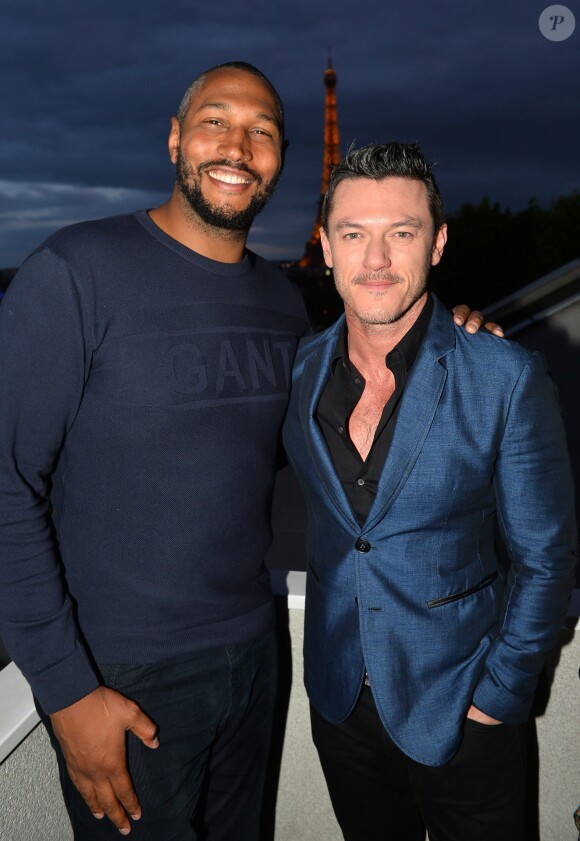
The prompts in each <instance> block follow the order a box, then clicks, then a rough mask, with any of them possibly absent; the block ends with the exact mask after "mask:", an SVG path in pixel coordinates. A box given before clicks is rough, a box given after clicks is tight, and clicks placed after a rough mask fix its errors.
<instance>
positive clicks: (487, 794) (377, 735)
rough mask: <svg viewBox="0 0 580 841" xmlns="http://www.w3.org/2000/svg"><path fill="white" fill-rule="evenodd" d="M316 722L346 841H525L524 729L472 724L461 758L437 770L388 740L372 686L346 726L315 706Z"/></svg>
mask: <svg viewBox="0 0 580 841" xmlns="http://www.w3.org/2000/svg"><path fill="white" fill-rule="evenodd" d="M441 715H445V710H441ZM311 721H312V736H313V739H314V743H315V745H316V748H317V750H318V754H319V756H320V761H321V764H322V770H323V771H324V776H325V777H326V782H327V785H328V790H329V792H330V798H331V800H332V805H333V808H334V811H335V814H336V817H337V819H338V822H339V824H340V827H341V829H342V832H343V835H344V837H345V839H346V841H424V838H425V829H427V830H428V832H429V841H523V839H524V780H525V755H524V754H525V747H524V733H523V728H521V727H510V726H508V725H504V724H500V725H490V726H488V725H485V724H479V723H477V722H473V721H470V720H466V723H465V729H464V734H463V741H462V743H461V746H460V748H459V751H458V753H457V754H456V755H455V757H454V758H453V759H452V760H451V762H449V763H447V764H446V765H442V766H439V767H436V768H432V767H429V766H426V765H420V764H419V763H418V762H414V761H413V760H411V759H409V757H407V756H405V754H404V753H403V752H402V751H401V750H400V749H399V748H398V747H397V746H396V745H395V744H394V743H393V741H392V740H391V739H390V738H389V736H388V735H387V733H386V731H385V729H384V727H383V726H382V723H381V721H380V719H379V716H378V713H377V710H376V707H375V703H374V700H373V696H372V692H371V690H370V689H369V688H368V687H365V688H364V689H363V691H362V694H361V697H360V700H359V702H358V704H357V706H356V707H355V709H354V711H353V712H352V714H351V715H350V716H349V718H348V719H347V720H346V721H345V722H343V723H342V724H338V725H335V724H330V723H329V722H327V721H326V720H325V719H324V718H323V717H322V716H321V715H320V714H319V713H318V712H317V711H316V710H315V709H314V708H313V707H311Z"/></svg>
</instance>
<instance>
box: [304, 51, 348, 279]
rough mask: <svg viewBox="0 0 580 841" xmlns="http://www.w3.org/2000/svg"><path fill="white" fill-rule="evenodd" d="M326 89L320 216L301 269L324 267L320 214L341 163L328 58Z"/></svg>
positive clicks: (315, 224)
mask: <svg viewBox="0 0 580 841" xmlns="http://www.w3.org/2000/svg"><path fill="white" fill-rule="evenodd" d="M324 87H325V88H326V98H325V108H324V154H323V157H322V185H321V187H320V198H319V200H318V214H317V216H316V221H315V222H314V228H313V230H312V236H311V237H310V239H309V240H308V242H307V243H306V246H305V249H304V256H303V257H302V259H301V260H300V262H299V263H298V265H299V266H300V267H301V268H319V267H321V266H324V257H323V255H322V246H321V244H320V212H321V210H322V200H323V198H324V194H325V193H326V188H327V187H328V179H329V176H330V172H331V170H332V168H333V166H336V164H337V163H338V162H339V161H340V138H339V135H338V118H337V115H336V91H335V89H336V73H335V72H334V70H333V69H332V60H331V57H330V56H329V57H328V68H327V69H326V70H325V71H324Z"/></svg>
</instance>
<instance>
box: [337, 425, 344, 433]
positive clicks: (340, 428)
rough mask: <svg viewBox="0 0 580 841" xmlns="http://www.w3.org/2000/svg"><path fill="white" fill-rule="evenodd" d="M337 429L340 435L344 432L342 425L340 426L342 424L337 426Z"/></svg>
mask: <svg viewBox="0 0 580 841" xmlns="http://www.w3.org/2000/svg"><path fill="white" fill-rule="evenodd" d="M338 431H339V433H340V434H341V435H342V433H343V432H344V429H343V427H342V426H339V427H338Z"/></svg>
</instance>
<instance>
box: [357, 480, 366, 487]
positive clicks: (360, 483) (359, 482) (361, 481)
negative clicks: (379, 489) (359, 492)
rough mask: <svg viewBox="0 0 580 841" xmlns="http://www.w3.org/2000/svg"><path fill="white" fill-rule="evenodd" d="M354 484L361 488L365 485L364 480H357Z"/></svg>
mask: <svg viewBox="0 0 580 841" xmlns="http://www.w3.org/2000/svg"><path fill="white" fill-rule="evenodd" d="M356 483H357V485H360V486H361V487H362V486H363V485H364V483H365V480H364V479H357V480H356Z"/></svg>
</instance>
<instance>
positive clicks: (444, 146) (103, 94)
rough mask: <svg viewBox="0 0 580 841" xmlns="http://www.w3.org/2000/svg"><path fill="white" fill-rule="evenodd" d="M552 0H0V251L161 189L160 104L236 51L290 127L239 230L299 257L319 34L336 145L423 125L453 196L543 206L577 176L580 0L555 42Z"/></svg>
mask: <svg viewBox="0 0 580 841" xmlns="http://www.w3.org/2000/svg"><path fill="white" fill-rule="evenodd" d="M549 5H550V3H548V2H535V0H502V2H499V0H496V2H493V0H485V2H484V0H481V1H480V0H457V1H456V2H449V0H439V2H428V0H424V2H420V1H419V0H406V2H388V0H382V2H378V0H370V2H369V0H364V2H359V3H356V2H353V0H350V2H348V3H346V2H342V1H341V0H337V2H334V3H331V2H325V3H323V2H320V0H304V2H302V0H299V1H298V2H291V0H290V2H284V3H282V2H280V3H278V2H275V0H269V2H263V0H253V2H252V3H244V4H242V3H241V2H237V3H236V2H234V0H215V2H213V3H211V2H203V3H202V2H199V0H198V2H195V1H194V0H173V2H171V3H165V2H161V0H155V2H153V0H99V2H97V0H36V2H30V0H3V2H2V8H1V11H0V61H1V62H2V72H1V76H0V78H1V83H0V84H1V85H2V96H1V98H0V103H1V104H0V118H1V126H2V133H1V139H0V143H1V149H0V151H1V154H0V267H8V266H16V265H18V264H19V263H20V262H21V261H22V260H23V258H24V257H25V256H26V254H27V253H28V252H29V251H30V250H32V249H33V248H34V247H35V246H36V245H37V244H38V243H39V242H41V241H42V240H43V239H44V238H45V237H46V236H48V235H49V234H50V233H51V232H52V231H53V230H55V229H57V228H59V227H62V226H63V225H66V224H69V223H71V222H75V221H79V220H82V219H90V218H97V217H100V216H109V215H113V214H115V213H123V212H126V211H130V210H134V209H136V208H140V207H153V206H155V205H157V204H159V203H161V202H162V201H164V200H165V199H166V198H167V196H168V195H169V192H170V190H171V187H172V183H173V170H172V167H171V165H170V163H169V159H168V155H167V146H166V142H167V135H168V131H169V125H170V123H169V121H170V117H171V115H172V114H174V113H175V111H176V109H177V105H178V103H179V101H180V99H181V96H182V94H183V92H184V90H185V88H186V87H187V86H188V84H189V82H190V80H191V79H192V78H193V77H194V76H195V75H197V73H199V72H200V71H202V70H204V69H206V68H208V67H210V66H212V65H215V64H218V63H220V62H223V61H231V60H245V61H250V62H252V63H253V64H255V65H256V66H258V67H259V68H260V69H261V70H262V71H263V72H264V73H266V75H267V76H269V78H270V79H271V81H272V82H273V83H274V85H275V86H276V87H277V88H278V90H279V92H280V94H281V96H282V99H283V100H284V103H285V106H286V116H287V134H288V137H289V139H290V148H289V151H288V155H287V162H286V169H285V173H284V175H283V178H282V181H281V184H280V187H279V190H278V193H277V195H276V196H275V198H274V199H273V200H272V202H271V204H270V206H269V207H268V208H267V210H266V211H264V213H263V214H262V215H261V216H259V217H258V218H257V220H256V224H255V225H254V228H253V231H252V234H251V237H250V241H249V242H250V245H251V247H252V248H254V250H256V251H258V252H259V253H261V254H263V255H264V256H266V257H268V258H270V259H286V258H298V257H300V256H301V254H302V251H303V246H304V242H305V241H306V240H307V239H308V238H309V236H310V233H311V229H312V225H313V222H314V218H315V215H316V203H317V198H318V193H319V191H320V178H321V168H322V139H323V119H324V86H323V81H322V79H323V73H324V70H325V69H326V66H327V59H328V48H329V46H330V47H331V48H332V59H333V66H334V69H335V70H336V73H337V76H338V85H337V96H338V115H339V123H340V135H341V148H342V150H343V151H344V150H345V149H346V148H347V147H348V146H349V145H350V144H351V143H352V142H353V141H356V143H357V145H362V144H364V143H367V142H371V141H387V140H392V139H396V140H402V141H419V142H420V143H421V145H422V147H423V150H424V152H425V154H426V156H427V158H428V159H430V160H434V161H437V163H438V167H437V173H438V179H439V181H440V184H441V188H442V191H443V195H444V198H445V200H446V204H447V208H448V210H449V211H454V210H456V209H458V207H459V206H460V205H461V203H462V202H465V201H471V202H479V201H480V199H481V198H482V197H484V196H487V197H489V199H490V200H492V201H499V202H500V203H501V204H502V206H508V207H511V208H512V209H513V210H517V209H519V208H522V207H525V206H526V205H527V203H528V201H529V199H531V198H535V199H537V200H538V202H539V203H540V204H542V205H546V204H548V203H549V202H550V200H552V199H554V198H556V197H557V196H558V195H561V194H568V193H571V192H572V191H573V190H574V189H578V188H580V160H579V151H580V0H568V2H567V3H566V7H567V8H568V9H569V10H571V11H572V12H573V14H574V15H575V18H576V29H575V30H574V32H573V33H572V35H571V36H570V37H568V38H567V39H565V40H561V41H553V40H549V39H548V38H546V37H544V35H542V33H541V31H540V28H539V25H538V20H539V17H540V14H541V13H542V11H543V10H544V9H546V8H547V7H548V6H549ZM579 251H580V247H579ZM491 268H493V267H491Z"/></svg>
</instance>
